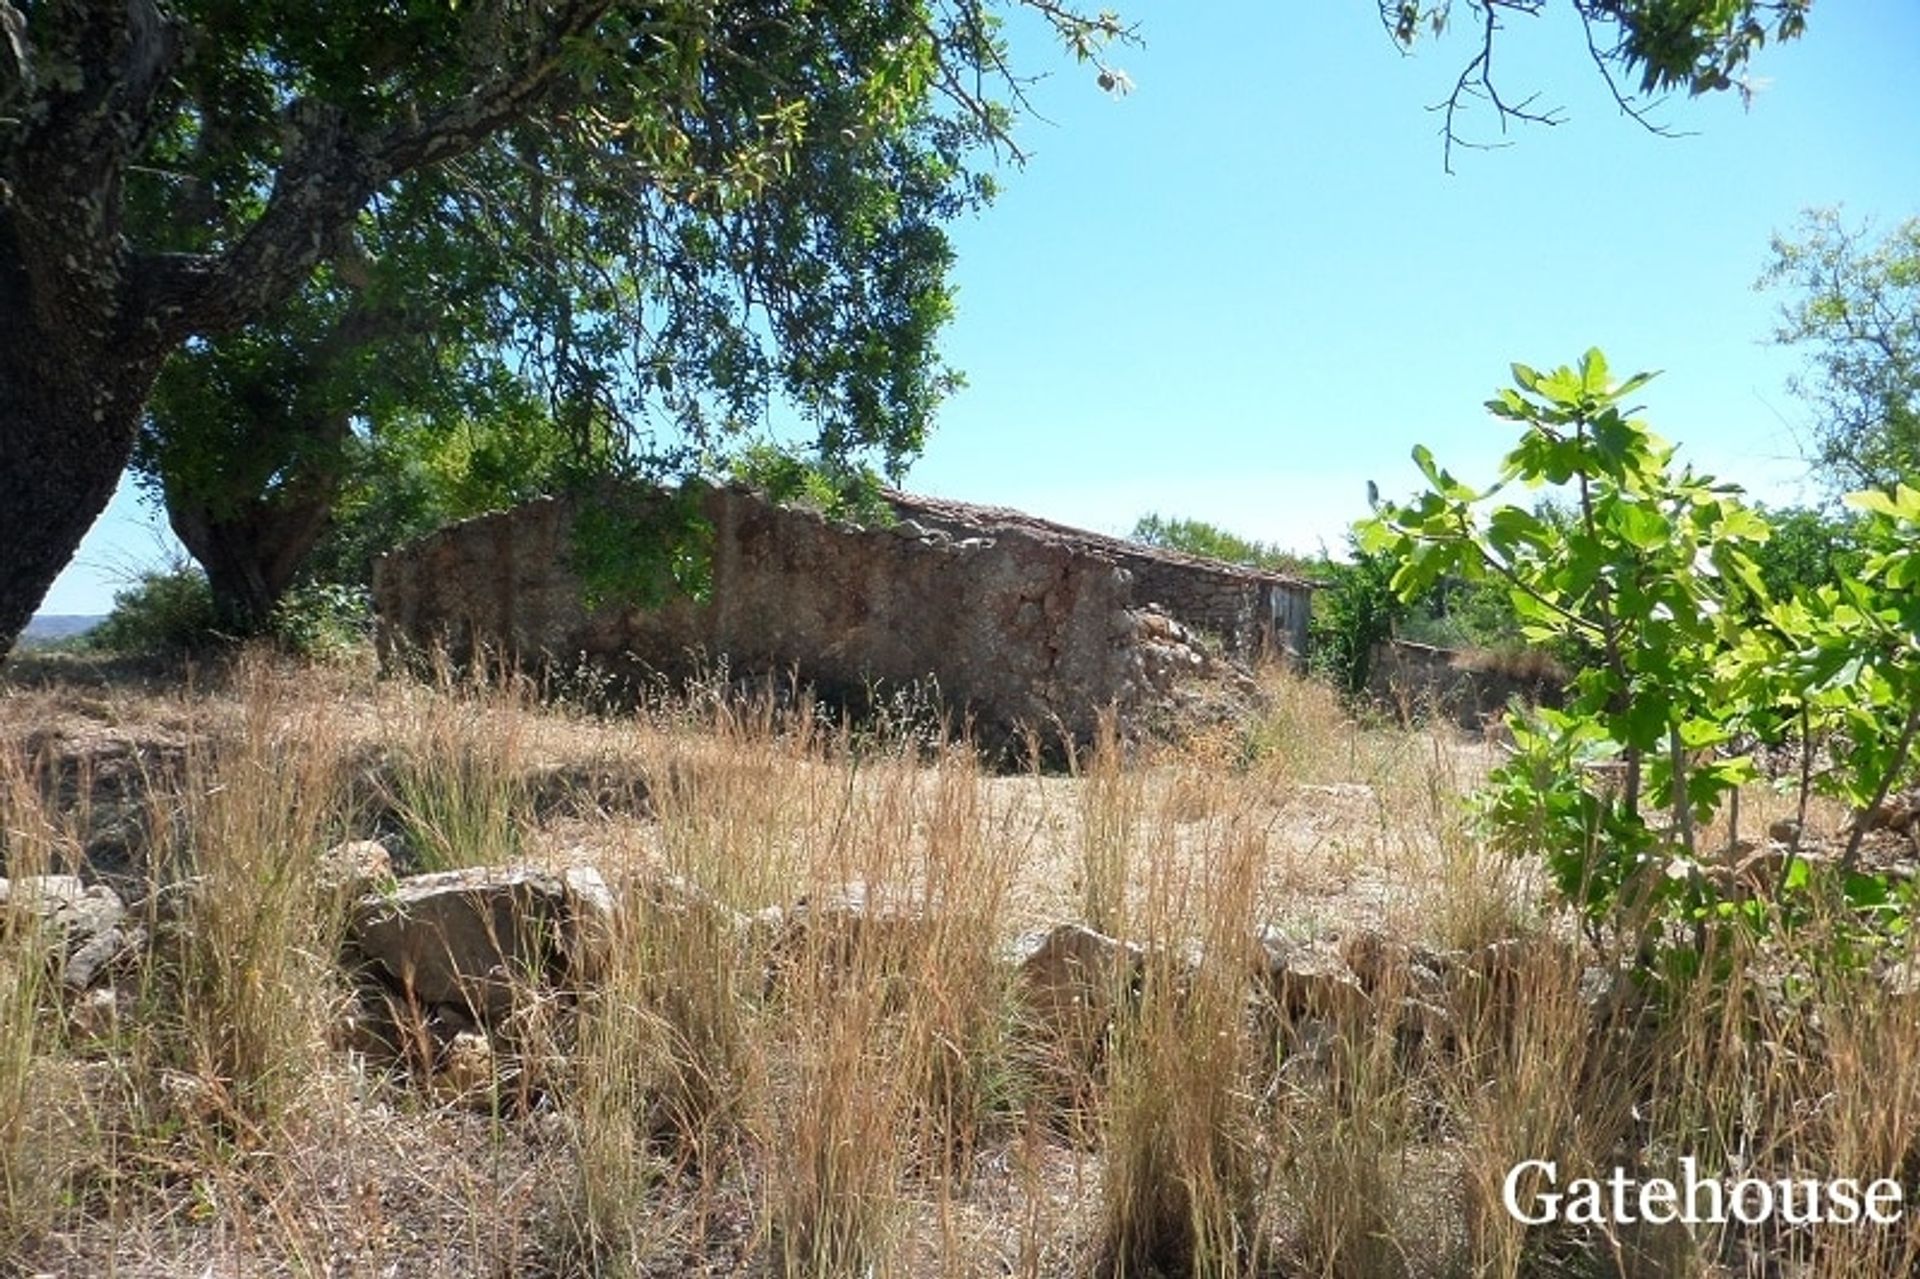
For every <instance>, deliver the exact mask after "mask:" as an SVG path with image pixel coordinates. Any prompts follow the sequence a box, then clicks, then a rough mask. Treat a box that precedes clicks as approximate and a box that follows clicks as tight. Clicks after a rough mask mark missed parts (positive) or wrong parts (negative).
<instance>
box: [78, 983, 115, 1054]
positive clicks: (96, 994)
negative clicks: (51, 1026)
mask: <svg viewBox="0 0 1920 1279" xmlns="http://www.w3.org/2000/svg"><path fill="white" fill-rule="evenodd" d="M67 1026H68V1028H69V1029H70V1031H71V1032H72V1034H73V1037H74V1038H75V1039H76V1040H79V1041H80V1042H82V1043H91V1042H95V1041H98V1040H102V1039H111V1038H112V1037H113V1034H114V1032H115V1031H116V1030H117V1029H119V1026H120V995H119V992H117V991H115V990H114V989H113V988H112V987H110V986H102V987H100V988H99V989H97V990H89V991H87V992H86V993H85V994H84V995H82V996H80V998H79V999H77V1000H75V1001H74V1004H73V1008H72V1010H71V1011H70V1012H68V1014H67Z"/></svg>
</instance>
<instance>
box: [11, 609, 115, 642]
mask: <svg viewBox="0 0 1920 1279" xmlns="http://www.w3.org/2000/svg"><path fill="white" fill-rule="evenodd" d="M106 620H107V619H106V617H105V615H104V614H99V613H41V614H38V615H37V616H35V617H34V619H33V620H32V621H30V622H28V623H27V629H26V630H24V631H22V632H20V647H21V648H33V647H36V646H37V645H41V644H52V643H54V642H55V641H57V640H63V639H71V638H72V637H73V636H75V635H84V634H86V633H87V632H88V631H90V630H92V629H93V628H94V627H96V626H98V625H100V623H102V622H104V621H106Z"/></svg>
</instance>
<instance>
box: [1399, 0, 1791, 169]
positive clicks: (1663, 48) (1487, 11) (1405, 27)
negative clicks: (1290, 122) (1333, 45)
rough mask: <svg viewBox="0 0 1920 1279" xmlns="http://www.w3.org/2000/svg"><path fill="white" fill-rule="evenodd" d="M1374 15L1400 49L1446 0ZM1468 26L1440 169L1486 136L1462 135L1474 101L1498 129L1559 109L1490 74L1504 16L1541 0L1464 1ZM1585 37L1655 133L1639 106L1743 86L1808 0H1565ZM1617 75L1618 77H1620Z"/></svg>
mask: <svg viewBox="0 0 1920 1279" xmlns="http://www.w3.org/2000/svg"><path fill="white" fill-rule="evenodd" d="M1378 3H1379V6H1380V21H1381V23H1382V25H1384V26H1385V27H1386V29H1387V31H1388V32H1389V33H1390V34H1391V35H1392V36H1393V39H1394V41H1395V42H1396V43H1397V44H1399V45H1400V47H1401V48H1403V49H1411V48H1412V47H1413V46H1414V44H1415V43H1416V42H1417V41H1418V40H1419V39H1420V38H1421V37H1422V36H1423V35H1432V36H1435V37H1438V36H1440V35H1442V34H1443V33H1445V32H1446V31H1447V29H1448V28H1449V27H1451V26H1452V25H1453V19H1454V11H1455V0H1431V2H1430V3H1428V2H1426V0H1378ZM1463 3H1464V7H1465V9H1466V10H1467V16H1468V20H1469V25H1471V27H1472V28H1473V37H1472V38H1473V44H1472V47H1473V49H1474V52H1473V55H1472V56H1471V57H1470V58H1469V59H1468V60H1467V63H1466V65H1465V66H1463V67H1462V68H1461V70H1460V75H1459V77H1458V78H1457V79H1456V80H1455V81H1454V85H1453V89H1452V91H1451V92H1450V93H1449V94H1448V95H1447V97H1446V98H1445V100H1443V101H1442V102H1441V103H1439V104H1438V107H1437V109H1438V110H1439V111H1440V112H1441V115H1442V119H1443V124H1442V125H1441V134H1442V136H1443V137H1444V138H1445V139H1446V143H1445V155H1446V164H1447V166H1448V169H1449V171H1451V169H1452V164H1453V148H1454V147H1455V146H1456V145H1460V146H1468V147H1480V146H1485V145H1487V144H1485V143H1480V142H1475V141H1473V140H1471V139H1469V138H1467V137H1465V136H1464V135H1463V134H1462V133H1461V132H1460V130H1459V124H1460V114H1461V112H1462V111H1463V110H1465V109H1467V108H1468V107H1470V106H1471V105H1472V104H1474V103H1475V102H1483V103H1485V104H1486V105H1488V106H1490V107H1492V108H1493V113H1494V119H1495V122H1496V123H1497V124H1498V125H1499V127H1500V130H1501V132H1503V133H1504V132H1505V131H1506V127H1507V124H1508V122H1509V121H1519V122H1522V123H1528V124H1545V125H1554V124H1559V123H1560V122H1561V120H1562V119H1563V118H1564V117H1563V116H1562V115H1561V114H1560V112H1559V111H1558V109H1556V108H1554V107H1551V106H1541V105H1539V96H1538V94H1535V93H1528V94H1526V95H1525V96H1519V97H1516V96H1514V95H1512V94H1510V93H1507V92H1505V91H1503V90H1502V89H1501V87H1500V86H1499V84H1497V83H1496V81H1495V76H1494V70H1493V64H1494V57H1493V55H1494V47H1495V44H1496V43H1497V36H1498V33H1499V32H1500V30H1501V28H1502V24H1503V22H1504V21H1505V20H1506V19H1507V18H1510V17H1515V16H1518V17H1537V16H1539V15H1540V14H1541V13H1543V12H1545V11H1546V10H1548V9H1549V8H1550V7H1552V6H1550V5H1549V4H1548V0H1463ZM1569 4H1570V7H1571V8H1572V9H1573V12H1574V14H1575V15H1576V16H1577V17H1578V18H1579V19H1580V25H1581V29H1582V31H1583V32H1584V33H1585V36H1586V43H1587V54H1588V56H1589V57H1590V58H1591V59H1592V60H1593V65H1594V67H1595V69H1596V70H1598V71H1599V73H1600V76H1601V78H1602V79H1603V80H1604V81H1605V82H1606V85H1607V88H1608V89H1609V90H1611V91H1612V93H1613V99H1614V101H1615V102H1616V103H1617V104H1619V107H1620V110H1621V111H1623V112H1625V113H1626V114H1627V115H1628V116H1630V117H1632V118H1633V119H1634V120H1637V121H1638V122H1640V123H1641V124H1643V125H1645V126H1646V127H1647V128H1648V129H1650V130H1652V131H1653V132H1656V133H1664V132H1666V130H1665V129H1664V128H1663V127H1662V126H1661V125H1659V124H1657V123H1655V122H1654V121H1653V119H1652V118H1651V117H1650V116H1649V114H1648V110H1649V108H1650V107H1651V106H1652V105H1653V104H1654V102H1655V101H1657V100H1658V98H1659V97H1660V96H1661V95H1664V94H1667V93H1671V92H1673V91H1674V90H1677V89H1684V90H1685V91H1686V92H1687V93H1688V94H1689V95H1692V96H1695V97H1697V96H1699V95H1700V94H1703V93H1715V92H1720V91H1723V90H1727V89H1734V90H1737V91H1738V92H1739V93H1740V95H1741V96H1742V97H1743V98H1744V97H1747V96H1748V95H1749V94H1750V92H1751V90H1750V89H1749V88H1748V86H1747V82H1746V79H1745V72H1746V68H1747V65H1748V63H1749V62H1751V61H1752V58H1753V55H1754V54H1755V53H1757V52H1759V51H1760V50H1761V49H1762V48H1764V47H1765V46H1766V43H1767V41H1768V40H1769V39H1772V40H1775V41H1786V40H1792V39H1796V38H1798V37H1799V36H1800V35H1801V33H1802V32H1804V31H1805V30H1806V25H1807V10H1808V9H1810V8H1812V7H1813V0H1569ZM1623 79H1624V81H1625V84H1624V85H1623Z"/></svg>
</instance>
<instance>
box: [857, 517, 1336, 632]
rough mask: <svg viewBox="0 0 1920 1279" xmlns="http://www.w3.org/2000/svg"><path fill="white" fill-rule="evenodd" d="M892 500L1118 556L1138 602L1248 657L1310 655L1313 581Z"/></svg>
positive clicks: (940, 520) (1036, 521)
mask: <svg viewBox="0 0 1920 1279" xmlns="http://www.w3.org/2000/svg"><path fill="white" fill-rule="evenodd" d="M888 499H889V501H890V502H891V503H892V505H893V509H894V512H895V513H896V514H897V515H899V516H900V517H901V518H902V519H907V520H912V521H914V522H916V523H919V524H922V525H925V526H927V527H931V528H939V529H944V530H946V531H947V532H948V533H951V534H953V535H954V536H956V537H968V536H977V535H980V534H983V533H984V534H992V533H996V532H1004V531H1014V532H1019V533H1024V534H1027V535H1029V536H1033V537H1039V538H1044V539H1048V540H1054V541H1059V542H1063V543H1065V544H1066V545H1068V546H1070V547H1073V548H1075V549H1076V550H1079V551H1081V552H1083V553H1085V554H1089V555H1096V556H1101V557H1103V558H1106V559H1109V560H1112V561H1113V562H1114V563H1115V564H1118V565H1119V566H1120V567H1122V568H1124V569H1126V570H1127V571H1128V572H1129V573H1131V574H1132V575H1133V597H1134V599H1136V600H1138V601H1140V602H1142V603H1152V604H1156V605H1158V606H1159V607H1160V608H1161V609H1163V610H1165V611H1166V613H1167V615H1168V616H1169V617H1172V618H1173V619H1174V620H1176V621H1178V622H1180V623H1181V624H1183V625H1185V626H1189V627H1192V628H1193V629H1195V630H1198V631H1204V632H1206V633H1208V634H1209V635H1212V636H1214V637H1215V638H1216V639H1218V640H1219V641H1220V642H1221V644H1222V645H1223V646H1224V648H1225V650H1226V652H1227V653H1229V654H1230V655H1232V656H1233V657H1236V658H1239V659H1241V660H1243V661H1244V660H1251V659H1253V658H1255V657H1259V656H1263V655H1265V656H1281V655H1285V656H1290V657H1292V658H1294V659H1295V660H1300V659H1303V658H1304V657H1305V656H1306V652H1307V615H1308V612H1309V609H1310V605H1311V603H1312V599H1313V589H1314V584H1313V583H1312V582H1309V581H1307V580H1305V579H1304V578H1298V577H1289V576H1287V575H1285V574H1281V573H1269V572H1266V571H1264V570H1261V569H1253V568H1244V567H1241V566H1239V565H1235V564H1226V563H1223V562H1221V561H1219V560H1210V559H1205V558H1202V557H1201V556H1198V555H1186V554H1182V553H1181V552H1178V551H1168V550H1162V549H1160V548H1157V547H1151V546H1143V545H1142V544H1140V543H1139V542H1128V541H1125V540H1123V539H1121V538H1117V537H1107V536H1105V535H1104V534H1100V533H1092V532H1088V531H1087V530H1086V529H1078V528H1073V527H1072V526H1070V525H1066V524H1056V523H1054V522H1053V521H1052V520H1043V519H1040V518H1038V517H1037V516H1032V515H1028V514H1026V513H1025V512H1023V511H1016V510H1012V509H1011V508H1008V507H1004V506H981V505H977V504H975V503H972V502H954V501H949V500H946V499H943V498H934V497H920V496H916V495H913V494H908V493H890V494H888Z"/></svg>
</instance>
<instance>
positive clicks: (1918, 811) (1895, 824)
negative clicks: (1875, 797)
mask: <svg viewBox="0 0 1920 1279" xmlns="http://www.w3.org/2000/svg"><path fill="white" fill-rule="evenodd" d="M1916 818H1920V794H1907V795H1889V796H1887V797H1886V798H1885V799H1883V800H1881V801H1880V802H1879V803H1878V804H1875V805H1874V806H1873V807H1872V808H1868V809H1863V810H1862V811H1861V812H1860V813H1859V815H1858V816H1856V817H1855V818H1854V824H1855V825H1856V826H1857V827H1859V828H1860V829H1861V830H1864V831H1877V830H1884V831H1890V832H1892V833H1893V834H1895V835H1904V834H1906V833H1907V832H1908V831H1909V830H1911V829H1912V828H1913V826H1914V823H1915V820H1916Z"/></svg>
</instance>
